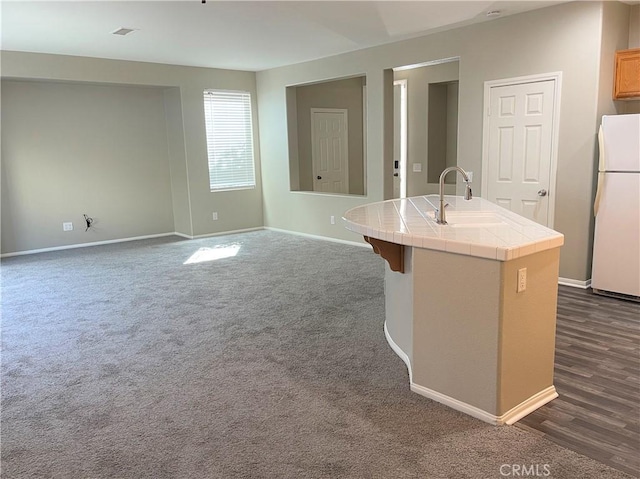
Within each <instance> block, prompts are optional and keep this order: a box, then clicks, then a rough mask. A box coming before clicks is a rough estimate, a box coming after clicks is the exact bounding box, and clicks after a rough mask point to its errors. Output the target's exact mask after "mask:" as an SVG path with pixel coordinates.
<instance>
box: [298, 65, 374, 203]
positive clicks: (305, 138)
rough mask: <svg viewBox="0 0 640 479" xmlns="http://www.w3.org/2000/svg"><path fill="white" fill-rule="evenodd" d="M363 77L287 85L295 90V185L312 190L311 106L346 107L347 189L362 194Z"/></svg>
mask: <svg viewBox="0 0 640 479" xmlns="http://www.w3.org/2000/svg"><path fill="white" fill-rule="evenodd" d="M363 86H364V78H363V77H357V78H348V79H343V80H334V81H329V82H323V83H317V84H314V85H305V86H296V87H290V88H292V89H294V90H295V92H296V117H297V118H296V119H294V118H291V120H290V121H296V125H295V130H293V129H292V130H290V131H289V134H290V135H291V134H294V133H295V132H297V145H298V151H297V154H296V153H294V155H293V156H292V159H291V161H296V159H297V161H298V168H299V170H298V171H299V180H300V181H299V189H300V190H307V191H313V164H312V161H311V156H312V155H311V109H312V108H342V109H346V110H347V118H348V119H347V121H348V128H347V130H348V134H349V137H348V147H349V151H348V155H349V193H350V194H353V195H363V194H364V152H363V136H362V133H363V124H362V120H363V111H362V95H363V91H362V88H363Z"/></svg>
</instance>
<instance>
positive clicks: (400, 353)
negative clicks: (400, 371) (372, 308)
mask: <svg viewBox="0 0 640 479" xmlns="http://www.w3.org/2000/svg"><path fill="white" fill-rule="evenodd" d="M384 337H385V338H387V343H389V346H391V349H393V352H394V353H396V354H397V355H398V356H399V357H400V359H402V361H404V363H405V364H406V365H407V370H408V371H409V383H411V384H413V371H412V370H411V359H409V356H408V355H407V353H405V352H404V351H403V350H402V349H401V348H400V346H398V345H397V344H396V342H395V341H394V340H393V338H392V337H391V335H390V334H389V330H388V329H387V322H386V321H385V322H384Z"/></svg>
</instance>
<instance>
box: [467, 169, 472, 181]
mask: <svg viewBox="0 0 640 479" xmlns="http://www.w3.org/2000/svg"><path fill="white" fill-rule="evenodd" d="M467 177H468V178H469V183H473V171H467Z"/></svg>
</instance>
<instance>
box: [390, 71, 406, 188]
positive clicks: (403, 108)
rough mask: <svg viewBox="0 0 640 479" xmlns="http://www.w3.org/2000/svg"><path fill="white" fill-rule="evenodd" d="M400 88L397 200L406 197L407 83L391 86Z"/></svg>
mask: <svg viewBox="0 0 640 479" xmlns="http://www.w3.org/2000/svg"><path fill="white" fill-rule="evenodd" d="M396 85H398V86H399V87H400V160H399V161H400V163H399V165H398V170H399V171H400V194H399V196H398V198H406V197H407V158H408V155H407V146H408V143H407V137H408V134H407V133H408V126H409V124H408V121H407V120H408V116H407V100H408V97H407V91H408V90H407V88H408V82H407V79H406V78H404V79H402V80H394V82H393V86H394V87H395V86H396Z"/></svg>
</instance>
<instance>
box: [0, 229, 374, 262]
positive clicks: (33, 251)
mask: <svg viewBox="0 0 640 479" xmlns="http://www.w3.org/2000/svg"><path fill="white" fill-rule="evenodd" d="M263 229H265V228H263V227H262V226H259V227H256V228H246V229H242V230H232V231H222V232H220V233H209V234H204V235H197V236H190V235H187V234H185V233H179V232H177V231H172V232H170V233H159V234H153V235H145V236H133V237H129V238H119V239H112V240H105V241H93V242H90V243H78V244H70V245H65V246H52V247H50V248H39V249H30V250H25V251H16V252H14V253H3V254H0V258H9V257H10V256H22V255H27V254H36V253H48V252H49V251H61V250H66V249H76V248H86V247H88V246H100V245H105V244H113V243H126V242H127V241H138V240H145V239H153V238H162V237H165V236H179V237H181V238H185V239H188V240H194V239H200V238H209V237H212V236H224V235H232V234H236V233H248V232H250V231H260V230H263ZM358 246H359V245H358ZM363 246H364V245H363ZM366 246H368V245H366Z"/></svg>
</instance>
